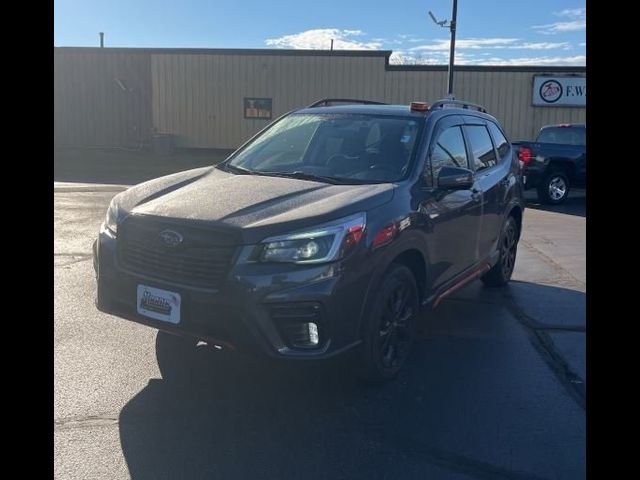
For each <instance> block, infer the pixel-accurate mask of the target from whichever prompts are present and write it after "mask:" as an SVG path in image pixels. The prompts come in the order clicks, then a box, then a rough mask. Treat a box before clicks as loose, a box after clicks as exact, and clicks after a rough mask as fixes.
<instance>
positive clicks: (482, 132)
mask: <svg viewBox="0 0 640 480" xmlns="http://www.w3.org/2000/svg"><path fill="white" fill-rule="evenodd" d="M465 128H466V130H467V138H468V139H469V144H470V146H471V151H472V152H473V160H474V162H475V165H476V171H478V170H484V169H485V168H491V167H493V166H494V165H495V164H496V152H495V150H494V149H493V143H492V142H491V137H490V136H489V132H488V131H487V127H485V126H484V125H467V126H466V127H465Z"/></svg>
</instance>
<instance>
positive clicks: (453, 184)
mask: <svg viewBox="0 0 640 480" xmlns="http://www.w3.org/2000/svg"><path fill="white" fill-rule="evenodd" d="M472 186H473V172H472V171H471V170H469V169H466V168H459V167H442V168H441V169H440V172H439V173H438V188H439V189H440V190H470V189H471V187H472Z"/></svg>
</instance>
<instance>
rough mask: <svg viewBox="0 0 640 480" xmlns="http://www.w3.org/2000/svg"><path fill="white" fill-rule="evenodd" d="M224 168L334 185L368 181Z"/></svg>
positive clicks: (242, 172)
mask: <svg viewBox="0 0 640 480" xmlns="http://www.w3.org/2000/svg"><path fill="white" fill-rule="evenodd" d="M223 166H224V168H225V169H227V170H228V171H231V172H233V173H238V174H241V175H261V176H264V177H282V178H297V179H299V180H311V181H315V182H324V183H331V184H334V185H350V184H364V183H370V182H368V181H366V180H360V179H354V178H337V177H328V176H324V175H314V174H313V173H305V172H302V171H300V170H296V171H295V172H269V171H260V170H249V169H248V168H244V167H238V166H236V165H229V164H226V165H223Z"/></svg>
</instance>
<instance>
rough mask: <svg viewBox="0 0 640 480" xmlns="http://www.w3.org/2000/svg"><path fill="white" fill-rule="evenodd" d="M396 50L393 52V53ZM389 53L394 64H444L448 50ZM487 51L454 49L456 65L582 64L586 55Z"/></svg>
mask: <svg viewBox="0 0 640 480" xmlns="http://www.w3.org/2000/svg"><path fill="white" fill-rule="evenodd" d="M395 53H396V52H394V54H395ZM394 54H392V55H391V58H390V59H389V63H391V64H396V65H446V64H448V63H449V52H428V57H426V58H425V57H423V55H424V53H423V52H399V54H398V55H394ZM490 55H491V54H490V53H487V52H477V53H476V52H475V51H471V52H470V51H466V52H458V51H456V58H455V63H456V65H495V66H503V65H548V66H551V65H566V66H583V65H585V64H586V59H587V57H586V56H584V55H575V56H557V55H552V56H528V57H517V58H504V57H497V56H495V54H494V56H490Z"/></svg>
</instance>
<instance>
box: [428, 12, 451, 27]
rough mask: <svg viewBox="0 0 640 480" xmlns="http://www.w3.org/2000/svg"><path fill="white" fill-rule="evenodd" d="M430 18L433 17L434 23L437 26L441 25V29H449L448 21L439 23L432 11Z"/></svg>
mask: <svg viewBox="0 0 640 480" xmlns="http://www.w3.org/2000/svg"><path fill="white" fill-rule="evenodd" d="M429 16H430V17H431V20H433V23H435V24H436V25H439V26H440V27H447V20H442V21H441V22H439V21H438V19H437V18H436V16H435V15H434V14H433V12H432V11H431V10H429Z"/></svg>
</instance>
